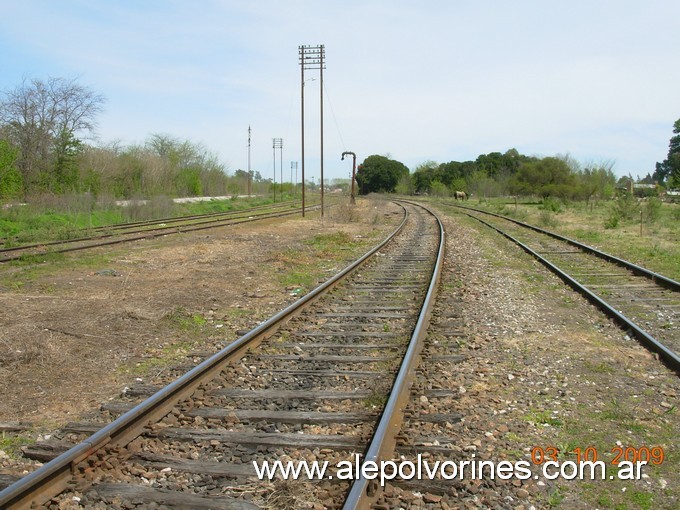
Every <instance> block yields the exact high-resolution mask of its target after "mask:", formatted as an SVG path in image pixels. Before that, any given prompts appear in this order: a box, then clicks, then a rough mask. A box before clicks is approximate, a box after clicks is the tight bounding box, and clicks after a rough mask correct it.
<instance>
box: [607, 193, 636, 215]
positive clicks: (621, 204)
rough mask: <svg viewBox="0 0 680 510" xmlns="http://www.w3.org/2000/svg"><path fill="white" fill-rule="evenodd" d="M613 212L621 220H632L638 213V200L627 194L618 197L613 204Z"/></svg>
mask: <svg viewBox="0 0 680 510" xmlns="http://www.w3.org/2000/svg"><path fill="white" fill-rule="evenodd" d="M613 209H614V210H613V212H614V213H616V214H617V215H618V217H619V219H621V220H632V219H633V218H635V216H636V215H637V212H638V211H639V203H638V200H637V199H636V198H635V197H634V196H633V195H630V194H628V193H626V194H625V195H621V196H619V198H617V199H616V202H614V208H613Z"/></svg>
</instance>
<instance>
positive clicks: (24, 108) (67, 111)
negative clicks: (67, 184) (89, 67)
mask: <svg viewBox="0 0 680 510" xmlns="http://www.w3.org/2000/svg"><path fill="white" fill-rule="evenodd" d="M104 101H105V100H104V97H103V96H101V95H100V94H97V93H95V92H94V91H92V90H90V89H89V88H87V87H84V86H82V85H80V84H78V83H77V82H76V80H75V78H73V79H65V78H48V79H47V80H46V81H43V80H39V79H36V78H34V79H31V80H27V79H24V80H23V82H22V83H21V85H19V86H18V87H16V88H15V89H13V90H10V91H7V92H5V93H4V97H3V98H2V99H1V100H0V124H2V125H4V126H5V128H6V132H7V134H8V137H9V139H10V141H11V142H12V143H13V144H15V145H16V146H17V147H18V148H19V149H20V151H21V157H20V159H19V161H18V162H17V166H18V168H19V170H20V171H21V173H22V174H23V177H24V184H25V186H26V191H28V192H30V191H33V190H34V189H35V188H36V187H38V186H40V183H41V182H45V181H46V180H47V181H48V182H49V181H50V180H51V179H52V178H53V176H52V175H51V174H52V173H53V170H54V168H53V167H54V161H55V160H56V159H57V158H59V156H60V153H59V151H60V150H62V145H63V144H60V140H64V139H65V136H68V137H73V138H74V139H75V138H76V137H87V136H92V135H94V130H95V127H96V117H97V115H98V114H99V113H100V112H101V111H102V107H103V104H104Z"/></svg>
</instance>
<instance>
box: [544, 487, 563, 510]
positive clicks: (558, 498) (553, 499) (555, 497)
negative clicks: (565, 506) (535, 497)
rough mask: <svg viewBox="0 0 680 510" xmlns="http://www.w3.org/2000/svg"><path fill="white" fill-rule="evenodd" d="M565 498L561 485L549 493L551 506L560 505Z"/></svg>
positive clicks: (549, 504)
mask: <svg viewBox="0 0 680 510" xmlns="http://www.w3.org/2000/svg"><path fill="white" fill-rule="evenodd" d="M563 500H564V494H562V490H561V489H560V488H559V487H557V488H556V489H555V490H554V491H552V492H551V493H550V494H549V495H548V506H549V507H550V508H555V507H557V506H559V505H560V503H562V501H563Z"/></svg>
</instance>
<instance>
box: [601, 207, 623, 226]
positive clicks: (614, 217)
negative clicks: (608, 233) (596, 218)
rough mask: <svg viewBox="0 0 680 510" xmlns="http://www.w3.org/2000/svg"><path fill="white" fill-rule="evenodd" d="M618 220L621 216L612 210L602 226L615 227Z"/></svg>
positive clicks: (617, 224)
mask: <svg viewBox="0 0 680 510" xmlns="http://www.w3.org/2000/svg"><path fill="white" fill-rule="evenodd" d="M620 220H621V218H620V217H619V215H618V214H617V213H616V212H614V211H612V212H611V213H610V215H609V217H608V218H607V219H606V220H605V222H604V228H606V229H612V228H616V227H618V226H619V221H620Z"/></svg>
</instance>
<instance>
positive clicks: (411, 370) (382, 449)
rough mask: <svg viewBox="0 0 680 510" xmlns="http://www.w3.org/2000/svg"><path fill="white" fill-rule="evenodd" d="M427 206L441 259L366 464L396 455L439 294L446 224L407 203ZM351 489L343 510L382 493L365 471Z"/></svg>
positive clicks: (366, 503) (365, 504)
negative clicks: (398, 439)
mask: <svg viewBox="0 0 680 510" xmlns="http://www.w3.org/2000/svg"><path fill="white" fill-rule="evenodd" d="M407 203H410V204H413V205H416V206H419V207H422V208H423V209H425V210H426V211H427V212H428V213H430V214H431V215H432V216H434V218H435V219H436V220H437V224H438V226H439V246H438V251H437V259H436V262H435V265H434V268H433V270H432V278H431V280H430V285H429V287H428V290H427V294H426V296H425V298H424V300H423V306H422V309H421V312H420V314H419V316H418V321H417V322H416V325H415V328H414V329H413V333H412V335H411V339H410V341H409V344H408V348H407V350H406V354H405V355H404V359H403V360H402V362H401V365H400V367H399V372H398V373H397V376H396V378H395V382H394V386H393V388H392V391H391V393H390V396H389V398H388V400H387V404H385V409H384V410H383V413H382V415H381V417H380V421H379V422H378V425H377V427H376V430H375V432H374V434H373V438H372V440H371V443H370V444H369V446H368V449H367V450H366V454H365V456H364V461H363V463H362V466H363V465H364V464H365V463H367V462H375V463H378V462H379V459H382V458H385V457H386V456H388V455H392V453H393V452H394V448H395V445H396V435H397V434H398V433H399V429H400V426H401V422H402V420H403V413H404V409H405V407H406V404H407V403H408V400H409V396H410V393H409V392H410V388H411V385H412V384H413V378H414V375H415V370H416V368H417V366H418V363H419V361H420V352H421V351H422V348H423V340H424V339H425V337H426V335H427V327H428V325H429V321H430V315H431V313H432V308H433V307H434V302H435V299H436V295H437V287H438V285H439V280H440V278H441V272H442V265H443V261H444V253H445V243H446V240H445V232H444V226H443V225H442V222H441V220H440V219H439V218H438V217H437V215H436V214H435V213H434V212H433V211H432V210H430V209H429V208H427V207H425V206H423V205H422V204H418V203H414V202H407ZM356 476H357V478H356V479H355V481H354V483H353V484H352V487H351V488H350V491H349V493H348V495H347V498H346V499H345V503H344V506H343V510H353V509H365V508H369V506H370V504H371V502H372V501H373V500H374V499H375V498H376V497H377V496H378V493H379V486H378V483H377V481H376V480H374V479H373V480H369V479H367V478H366V477H365V476H364V473H363V470H362V472H360V473H357V474H356Z"/></svg>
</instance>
